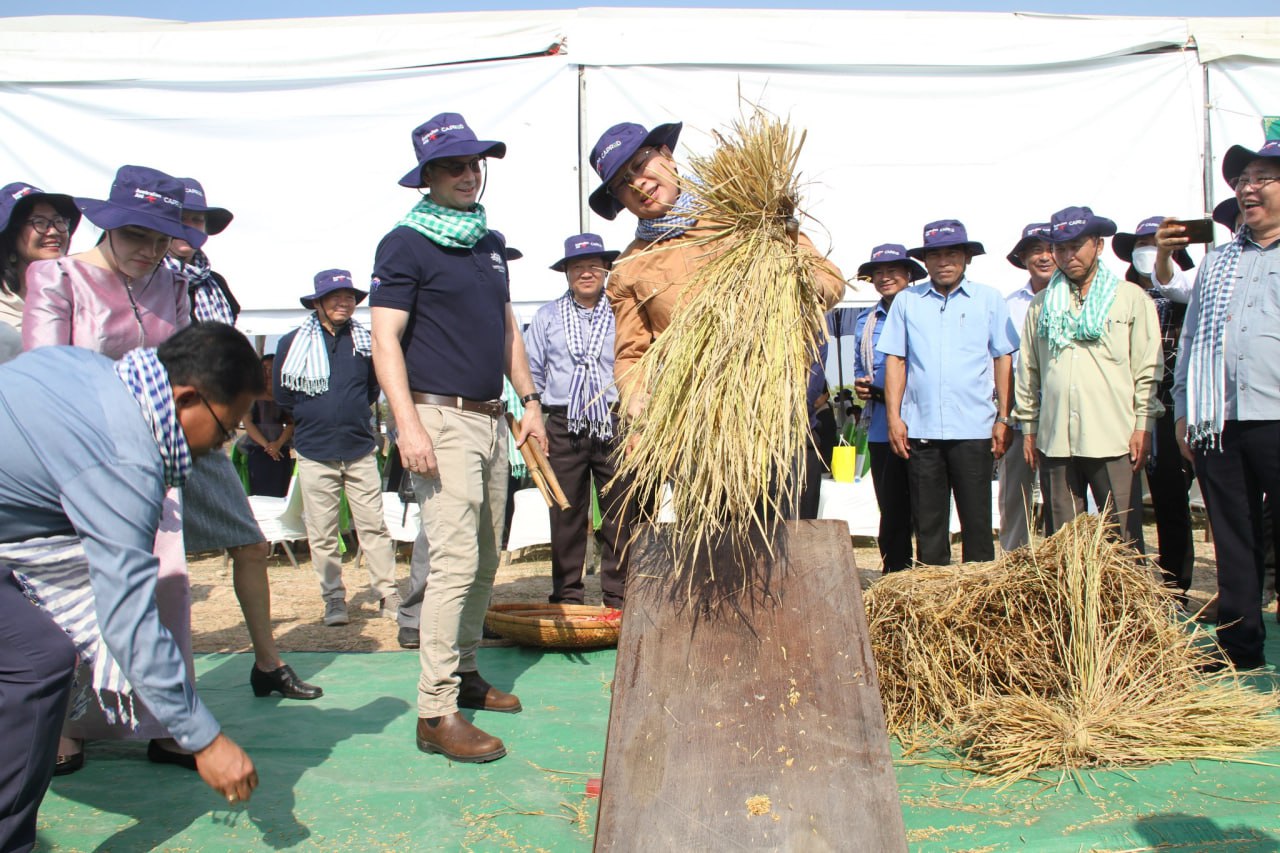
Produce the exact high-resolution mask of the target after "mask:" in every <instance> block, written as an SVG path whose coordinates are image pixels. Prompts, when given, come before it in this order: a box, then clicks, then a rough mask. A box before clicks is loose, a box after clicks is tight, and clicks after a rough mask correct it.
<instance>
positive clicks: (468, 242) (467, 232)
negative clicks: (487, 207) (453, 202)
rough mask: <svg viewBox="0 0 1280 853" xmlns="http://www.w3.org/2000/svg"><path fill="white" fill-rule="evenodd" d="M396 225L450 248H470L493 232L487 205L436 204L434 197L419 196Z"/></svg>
mask: <svg viewBox="0 0 1280 853" xmlns="http://www.w3.org/2000/svg"><path fill="white" fill-rule="evenodd" d="M396 225H397V226H399V225H405V226H408V227H409V228H412V229H413V230H414V231H417V232H418V233H419V234H421V235H422V236H424V237H426V238H427V239H428V240H430V241H431V242H432V243H435V244H436V245H437V246H443V247H444V248H446V249H470V248H471V247H472V246H474V245H475V244H476V243H479V242H480V238H481V237H483V236H484V235H485V234H488V233H489V224H488V220H487V219H486V218H485V213H484V205H482V204H480V203H478V202H477V203H476V206H475V209H473V210H454V209H453V208H452V207H444V206H443V205H439V204H436V203H435V202H434V201H432V200H431V196H423V197H422V198H421V199H419V200H418V203H417V204H415V205H414V206H413V208H412V209H411V210H410V211H409V212H408V213H406V214H405V215H404V218H403V219H401V220H400V221H399V222H397V223H396Z"/></svg>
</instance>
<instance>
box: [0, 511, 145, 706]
mask: <svg viewBox="0 0 1280 853" xmlns="http://www.w3.org/2000/svg"><path fill="white" fill-rule="evenodd" d="M0 571H12V572H13V576H14V579H15V580H17V581H18V585H19V586H21V587H22V591H23V592H24V593H25V594H26V596H27V598H29V599H30V600H31V602H32V603H33V604H35V605H36V606H37V607H39V608H40V609H41V610H43V611H44V612H45V613H47V614H48V615H49V618H51V619H52V620H53V621H54V623H55V624H57V626H58V627H59V628H61V629H62V630H63V631H66V632H67V636H69V637H70V638H71V641H72V643H74V644H75V647H76V654H78V655H79V657H80V662H81V664H87V665H88V666H89V668H90V669H91V671H92V676H91V679H90V683H89V684H83V683H81V679H80V675H79V673H80V669H79V668H77V674H76V683H75V685H74V686H73V688H72V698H71V715H70V716H71V719H73V720H76V719H79V718H80V717H82V716H84V713H85V711H86V710H87V709H88V707H89V704H90V703H91V702H92V703H96V704H97V705H98V706H99V707H101V708H102V712H103V714H104V715H105V717H106V719H107V721H108V722H110V723H112V724H113V725H120V724H123V725H129V726H133V725H136V722H137V716H136V713H135V710H134V698H133V687H132V686H131V685H130V684H129V681H128V679H127V678H125V674H124V670H122V669H121V668H120V665H119V664H118V663H116V660H115V658H113V657H112V656H111V652H110V651H108V650H107V645H106V643H105V642H103V640H102V632H101V631H100V630H99V628H98V614H97V610H96V608H95V606H94V597H93V589H92V588H91V587H90V586H89V560H88V558H87V557H85V554H84V546H83V544H81V542H80V538H79V537H78V536H50V537H47V538H41V539H28V540H27V541H25V542H7V543H0Z"/></svg>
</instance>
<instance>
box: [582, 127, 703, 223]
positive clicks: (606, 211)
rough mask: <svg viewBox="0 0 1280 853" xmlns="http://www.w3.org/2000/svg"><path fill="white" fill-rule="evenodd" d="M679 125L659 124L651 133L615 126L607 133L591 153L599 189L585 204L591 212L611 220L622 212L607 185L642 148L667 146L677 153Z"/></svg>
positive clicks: (634, 128) (642, 129)
mask: <svg viewBox="0 0 1280 853" xmlns="http://www.w3.org/2000/svg"><path fill="white" fill-rule="evenodd" d="M683 127H684V124H683V123H681V122H678V121H677V122H673V123H670V124H660V125H658V126H657V127H655V128H654V129H653V130H645V129H644V127H643V126H642V125H638V124H635V123H634V122H623V123H622V124H615V125H614V126H613V127H611V128H609V129H608V130H606V131H605V132H604V133H603V134H602V135H601V137H600V139H599V140H597V141H596V145H595V147H594V148H592V149H591V160H590V162H591V168H592V169H594V170H595V172H596V174H597V175H599V176H600V186H598V187H596V189H595V191H594V192H592V193H591V197H590V198H589V199H588V202H589V203H590V205H591V209H592V210H594V211H595V212H596V213H598V214H599V215H600V216H603V217H604V218H605V219H613V218H614V217H616V216H617V215H618V213H619V212H620V211H621V210H622V202H620V201H618V200H617V199H616V198H614V197H613V193H611V192H609V182H610V181H612V180H613V177H614V175H616V174H618V170H619V169H621V168H622V167H623V166H625V165H627V164H628V163H630V162H631V158H632V157H634V156H635V153H636V152H637V151H639V150H640V149H641V148H646V147H648V148H662V147H663V146H666V147H667V148H669V149H671V150H672V151H675V150H676V142H677V141H679V139H680V130H681V129H682V128H683Z"/></svg>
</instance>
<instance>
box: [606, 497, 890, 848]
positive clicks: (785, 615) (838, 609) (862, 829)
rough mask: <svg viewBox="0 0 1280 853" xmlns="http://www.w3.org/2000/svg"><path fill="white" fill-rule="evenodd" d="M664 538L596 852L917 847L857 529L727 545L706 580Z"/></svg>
mask: <svg viewBox="0 0 1280 853" xmlns="http://www.w3.org/2000/svg"><path fill="white" fill-rule="evenodd" d="M660 535H661V534H660V532H654V530H650V531H647V532H646V533H645V534H644V535H643V536H642V537H641V538H640V539H639V540H638V541H637V542H636V543H635V546H634V547H635V552H634V555H633V559H632V561H631V566H630V574H629V577H628V580H627V603H626V616H625V617H624V619H623V624H622V636H621V638H620V640H619V644H618V661H617V669H616V671H615V674H614V682H613V704H612V707H611V709H610V713H609V734H608V740H607V745H606V749H605V761H604V776H603V782H602V788H601V801H600V817H599V821H598V823H597V825H596V845H595V849H596V850H597V851H611V853H612V851H650V850H652V851H703V850H715V851H732V850H788V851H791V850H794V851H828V850H829V851H848V850H871V851H881V850H889V851H893V850H905V849H906V831H905V828H904V826H903V820H902V810H901V806H900V804H899V801H898V789H897V783H896V780H895V777H894V772H893V766H892V760H891V758H890V754H889V740H888V736H887V734H886V731H885V723H884V711H883V708H882V706H881V704H880V693H879V684H878V682H877V680H876V673H875V663H874V659H873V658H872V655H871V646H870V643H869V640H868V637H867V623H866V616H865V612H864V611H863V606H862V592H861V590H860V588H859V583H858V573H857V570H856V568H855V566H854V557H853V548H852V547H851V544H850V541H849V531H848V528H847V527H846V525H845V524H844V522H841V521H798V522H787V523H786V524H785V526H784V527H783V528H782V529H781V530H780V534H779V537H778V541H777V542H776V543H775V546H774V548H775V551H774V554H773V556H772V557H770V555H769V554H768V552H767V550H765V549H764V548H763V547H754V548H752V549H750V551H751V553H752V555H753V556H752V557H751V558H747V559H742V558H739V559H737V560H735V559H734V554H733V551H732V550H731V549H728V548H725V549H721V550H720V551H718V552H716V553H715V554H714V555H713V558H712V559H711V560H708V561H706V563H705V564H702V565H699V567H698V568H697V570H696V572H697V573H698V576H697V577H696V578H695V581H694V583H693V585H692V586H690V585H689V584H686V583H681V582H673V581H671V580H670V579H669V578H667V577H666V574H667V573H666V571H665V570H664V566H663V562H664V561H665V560H666V559H667V558H666V556H665V554H666V551H665V547H664V544H663V542H662V541H661V540H660V539H659V538H658V537H659V536H660ZM742 563H748V564H749V565H746V566H743V565H742ZM711 567H714V568H715V572H714V575H715V577H714V579H713V578H711V576H710V574H711V573H710V571H709V570H710V568H711ZM744 576H745V577H749V578H750V581H749V582H748V583H746V584H745V586H744V584H743V582H742V580H743V578H744Z"/></svg>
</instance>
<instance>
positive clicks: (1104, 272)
mask: <svg viewBox="0 0 1280 853" xmlns="http://www.w3.org/2000/svg"><path fill="white" fill-rule="evenodd" d="M1119 286H1120V279H1119V278H1117V277H1116V274H1115V273H1113V272H1112V271H1111V270H1109V269H1107V268H1106V267H1105V266H1103V265H1102V264H1098V271H1097V272H1095V273H1094V275H1093V285H1092V286H1090V288H1089V293H1088V295H1086V296H1085V298H1084V304H1083V305H1082V306H1080V313H1078V314H1077V313H1075V312H1074V311H1072V310H1071V283H1070V282H1069V281H1068V280H1067V277H1066V276H1065V275H1063V274H1062V271H1061V270H1058V271H1057V272H1055V273H1054V274H1053V278H1051V279H1049V287H1048V289H1047V290H1046V291H1045V294H1044V308H1043V309H1042V310H1041V313H1040V323H1039V324H1038V325H1037V326H1036V334H1038V335H1040V337H1042V338H1045V339H1047V340H1048V341H1049V351H1050V352H1051V353H1052V354H1053V355H1057V354H1058V353H1060V352H1061V351H1062V350H1064V349H1066V348H1067V347H1069V346H1070V345H1071V342H1072V341H1096V340H1097V339H1098V338H1099V337H1101V336H1102V329H1103V328H1104V326H1105V325H1106V322H1107V314H1108V313H1110V311H1111V303H1113V302H1115V301H1116V288H1117V287H1119Z"/></svg>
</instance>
